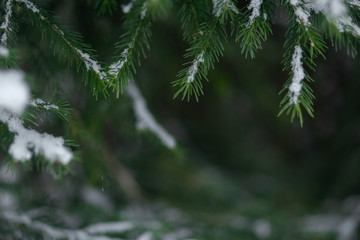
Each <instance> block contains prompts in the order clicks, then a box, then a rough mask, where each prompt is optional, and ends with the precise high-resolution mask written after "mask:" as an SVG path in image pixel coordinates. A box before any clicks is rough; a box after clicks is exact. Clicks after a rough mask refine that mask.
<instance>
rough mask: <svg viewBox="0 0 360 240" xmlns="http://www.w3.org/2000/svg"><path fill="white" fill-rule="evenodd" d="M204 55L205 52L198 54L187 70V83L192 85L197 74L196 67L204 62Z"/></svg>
mask: <svg viewBox="0 0 360 240" xmlns="http://www.w3.org/2000/svg"><path fill="white" fill-rule="evenodd" d="M204 54H205V52H204V51H202V52H201V53H200V54H198V55H197V56H196V58H195V60H194V62H193V64H192V66H191V67H190V68H189V71H188V77H187V80H186V82H187V83H192V82H193V81H194V80H195V75H196V74H197V72H198V65H199V64H200V63H203V62H204Z"/></svg>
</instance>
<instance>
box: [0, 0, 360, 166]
mask: <svg viewBox="0 0 360 240" xmlns="http://www.w3.org/2000/svg"><path fill="white" fill-rule="evenodd" d="M240 5H241V6H242V4H240V3H238V2H237V1H235V0H213V1H210V0H209V1H195V0H184V1H171V0H131V1H126V2H123V3H121V9H122V11H123V14H124V18H123V21H122V26H121V29H122V32H123V34H121V36H120V37H119V41H118V42H116V43H114V49H116V50H117V53H116V54H115V55H114V57H113V58H112V59H114V61H113V62H112V61H111V59H107V60H105V61H104V63H103V61H99V60H98V59H97V56H96V54H95V51H94V50H93V49H92V47H91V46H90V45H88V44H87V43H86V39H85V40H84V39H83V38H82V37H81V36H80V34H78V33H76V32H73V31H71V30H69V28H68V27H66V26H65V25H63V24H60V23H58V22H57V21H56V20H55V19H54V16H51V14H48V13H47V12H46V10H45V9H43V8H41V7H40V6H39V4H38V3H37V2H33V1H32V0H6V1H2V9H3V11H2V24H1V26H0V29H1V46H0V53H1V58H2V62H1V67H2V69H3V70H2V78H3V79H2V82H3V83H4V87H3V89H6V87H5V86H6V84H8V82H10V81H11V79H12V78H14V79H18V81H19V83H20V82H23V81H24V80H23V79H24V77H26V74H25V76H24V74H23V73H21V72H19V71H18V70H16V71H15V70H11V69H19V62H20V61H21V54H19V53H18V52H17V49H18V47H19V46H18V44H17V42H18V41H17V38H16V36H17V33H18V31H19V29H18V28H17V26H18V24H19V23H18V21H19V20H20V19H23V18H19V15H20V14H25V18H26V19H28V23H29V24H28V25H29V27H34V28H37V29H39V30H40V32H39V34H41V35H42V36H43V38H44V39H45V40H46V41H48V42H49V43H50V44H51V45H52V47H53V49H54V53H55V54H56V55H58V58H59V59H60V60H62V61H65V62H67V63H68V64H69V67H70V68H73V67H76V69H77V70H78V74H79V76H81V78H82V79H83V81H84V83H85V85H87V86H88V89H89V90H90V91H91V92H92V94H93V95H94V97H95V98H99V97H103V98H107V97H108V96H110V95H112V94H113V93H114V94H115V96H116V97H119V96H120V94H122V93H124V92H125V91H126V89H128V92H129V96H130V97H132V98H133V99H134V110H135V112H136V116H137V117H138V118H139V119H140V120H139V124H138V126H139V127H140V128H148V129H150V131H153V132H154V133H155V134H156V135H158V136H159V137H160V139H161V140H162V142H164V144H165V145H167V146H168V147H170V148H173V147H174V146H175V141H174V139H173V138H172V137H171V135H170V134H168V133H167V132H166V131H165V130H164V129H163V128H162V127H161V126H160V125H159V124H158V123H157V122H156V121H155V120H154V118H153V117H152V116H151V114H150V113H149V112H148V111H147V110H146V107H145V103H144V100H143V99H142V97H141V96H140V94H139V92H138V90H137V89H136V85H135V84H132V85H131V86H130V87H129V88H128V82H129V80H130V79H132V78H134V77H135V78H136V70H137V71H141V67H140V63H141V61H142V59H143V58H144V57H146V52H147V51H149V49H150V46H151V35H152V34H151V25H152V23H153V22H154V21H156V20H157V19H158V18H159V17H162V16H164V15H166V14H167V13H168V12H169V11H170V9H172V8H176V9H178V12H179V14H178V15H179V16H178V18H179V20H180V22H181V27H182V31H183V39H184V41H185V42H186V44H187V45H188V49H187V50H186V53H185V54H184V62H185V63H184V68H183V69H181V70H179V74H178V76H177V78H178V79H177V80H175V81H173V82H172V85H173V87H174V88H175V90H176V92H175V95H174V98H176V97H179V98H181V99H186V100H187V101H190V100H191V99H192V98H194V99H195V100H196V101H199V100H200V95H203V94H204V93H206V87H204V80H205V81H211V79H208V78H207V75H208V72H209V71H211V69H213V68H214V67H216V63H217V62H218V61H221V57H222V55H223V54H224V47H225V46H226V43H227V42H228V41H229V39H231V38H234V39H235V40H236V41H238V42H239V49H240V52H241V53H242V54H243V55H244V57H245V58H248V57H250V58H254V57H256V53H257V52H258V50H260V49H261V48H262V44H263V42H264V41H266V40H267V39H268V37H269V36H270V35H271V34H272V25H273V24H274V17H275V9H276V8H283V9H286V11H287V14H288V27H287V32H286V35H285V38H286V40H285V42H284V49H285V53H284V56H283V61H282V63H283V66H284V71H288V72H289V79H288V80H287V81H285V83H284V86H283V88H282V89H281V90H280V94H282V95H283V99H282V101H281V102H280V106H281V107H280V112H279V115H281V114H283V113H286V114H288V115H290V118H291V121H293V119H294V118H295V117H296V116H297V117H298V118H299V119H300V122H301V124H303V110H305V112H307V113H308V114H309V115H310V116H314V115H313V104H314V101H315V94H314V93H313V91H312V89H311V86H312V85H313V84H314V83H312V82H313V79H312V77H311V74H310V73H311V71H314V70H316V67H315V65H316V64H315V63H316V62H315V61H316V59H317V57H318V56H321V57H324V53H325V51H326V49H327V48H329V47H335V48H336V49H339V48H341V47H345V48H346V49H347V51H348V53H349V54H351V55H352V56H355V55H356V54H357V47H358V39H359V35H360V27H359V26H358V23H357V16H358V14H359V6H360V4H359V2H358V1H356V0H351V1H350V0H346V1H343V0H333V1H330V0H329V1H320V0H313V1H302V0H282V1H275V0H251V1H250V2H248V3H247V4H246V6H245V7H243V8H241V7H240ZM95 6H96V7H97V8H98V11H99V13H100V14H104V13H108V14H111V13H112V12H113V11H119V9H118V8H117V2H116V1H102V0H97V1H96V2H95ZM151 51H156V49H153V50H151ZM100 62H101V63H100ZM73 63H74V64H75V66H73ZM7 78H8V80H6V79H7ZM20 79H22V80H20ZM21 84H22V85H23V88H24V91H25V92H28V91H29V90H27V88H28V87H27V86H26V83H25V84H23V83H21ZM4 91H7V90H4ZM15 92H16V91H15ZM15 92H14V95H16V94H15ZM4 96H5V95H4ZM19 97H20V98H25V99H27V100H25V102H24V103H22V105H21V106H20V108H21V109H23V108H25V106H29V107H28V108H27V110H26V111H25V114H22V111H17V112H16V111H15V112H14V111H13V109H12V107H11V106H8V102H9V101H10V102H11V101H13V100H11V99H10V98H9V99H5V97H3V98H4V100H3V102H1V103H0V104H1V111H2V113H1V121H2V122H3V123H4V126H3V128H6V126H7V130H8V132H9V134H10V135H11V136H13V137H14V142H13V143H12V144H11V145H10V146H9V145H7V147H6V148H8V149H9V153H10V155H11V156H12V157H13V158H14V159H16V160H20V161H26V160H29V159H30V158H32V157H33V155H36V156H37V155H40V156H42V157H44V158H45V159H48V160H50V162H58V161H60V162H63V163H68V162H69V161H70V159H71V158H73V155H72V153H70V151H69V147H65V146H64V144H65V143H67V142H66V141H64V140H63V139H62V138H55V137H53V136H52V135H46V134H39V133H36V132H32V130H29V129H28V128H26V127H24V124H25V123H26V122H33V120H34V118H35V119H36V114H35V113H34V112H36V111H45V112H54V113H56V114H57V115H58V116H59V117H60V118H61V119H63V120H65V121H66V119H67V118H68V116H69V110H70V106H69V105H68V104H67V103H66V102H64V101H62V100H61V99H59V100H58V101H57V102H56V103H46V102H44V101H43V100H41V99H37V98H36V97H35V98H34V99H32V100H31V99H29V97H28V96H20V94H19ZM15 121H16V122H18V124H19V126H18V127H15V128H14V127H13V125H14V122H15ZM20 129H22V130H20ZM29 134H34V135H31V136H32V137H30V139H28V140H25V138H24V137H21V136H23V135H29ZM3 138H4V137H3ZM37 138H39V139H38V140H33V139H37ZM40 138H41V139H42V140H40ZM4 139H5V138H4ZM6 139H8V138H6ZM50 139H52V140H50ZM42 141H43V142H49V141H50V142H51V141H54V143H53V145H54V146H58V149H57V152H55V153H48V152H47V150H45V149H47V148H48V147H47V146H44V144H42V143H41V142H42ZM18 145H19V146H18ZM29 145H31V147H28V146H29ZM65 145H66V144H65ZM16 146H18V149H21V150H19V151H17V150H16V149H17V148H16ZM52 148H55V149H56V147H52Z"/></svg>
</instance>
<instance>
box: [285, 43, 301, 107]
mask: <svg viewBox="0 0 360 240" xmlns="http://www.w3.org/2000/svg"><path fill="white" fill-rule="evenodd" d="M301 58H302V49H301V47H300V46H299V45H296V46H295V49H294V53H293V55H292V61H291V70H292V72H293V77H292V81H291V84H290V86H289V97H290V103H291V104H298V102H299V97H300V94H301V89H302V81H303V80H304V78H305V72H304V68H303V66H302V61H301Z"/></svg>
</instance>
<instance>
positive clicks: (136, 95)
mask: <svg viewBox="0 0 360 240" xmlns="http://www.w3.org/2000/svg"><path fill="white" fill-rule="evenodd" d="M126 92H127V93H128V95H129V96H130V97H131V99H132V100H133V108H134V111H135V115H136V118H137V124H136V125H137V128H138V129H141V130H143V129H148V130H150V131H151V132H153V133H154V134H155V135H156V136H158V137H159V138H160V140H161V142H162V143H163V144H164V145H165V146H166V147H168V148H170V149H172V148H174V147H175V146H176V141H175V139H174V137H173V136H171V135H170V134H169V133H168V132H167V131H166V130H165V129H164V128H163V127H162V126H161V125H160V124H159V123H158V122H157V121H156V120H155V118H154V117H153V115H152V114H151V113H150V111H149V110H148V108H147V107H146V102H145V100H144V98H143V96H142V95H141V93H140V91H139V89H138V88H137V86H136V85H135V83H134V82H132V81H129V85H128V87H127V89H126Z"/></svg>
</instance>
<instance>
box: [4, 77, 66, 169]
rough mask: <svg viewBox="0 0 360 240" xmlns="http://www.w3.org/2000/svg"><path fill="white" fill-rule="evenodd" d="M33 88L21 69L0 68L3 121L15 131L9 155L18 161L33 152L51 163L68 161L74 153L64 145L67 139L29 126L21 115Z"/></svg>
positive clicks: (11, 130)
mask: <svg viewBox="0 0 360 240" xmlns="http://www.w3.org/2000/svg"><path fill="white" fill-rule="evenodd" d="M29 99H30V89H29V87H28V86H27V84H26V82H25V80H24V75H23V73H22V72H20V71H16V70H8V71H0V121H1V122H3V123H5V124H6V125H7V126H8V129H9V131H10V132H12V133H14V134H15V137H14V141H13V143H12V144H11V145H10V148H9V153H10V155H11V156H12V157H13V158H14V159H16V160H18V161H27V160H29V159H30V158H31V157H32V156H33V154H36V155H42V156H44V157H45V158H46V159H47V160H49V161H50V162H55V161H59V162H61V163H63V164H67V163H69V162H70V160H71V159H72V153H71V152H70V151H69V150H68V149H67V148H65V147H64V145H63V144H64V139H63V138H61V137H54V136H52V135H50V134H47V133H42V134H40V133H38V132H37V131H35V130H31V129H26V128H25V127H24V124H23V121H22V120H21V119H20V118H19V117H18V115H20V114H21V113H22V112H23V111H24V110H25V108H26V106H27V105H28V104H29Z"/></svg>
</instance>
